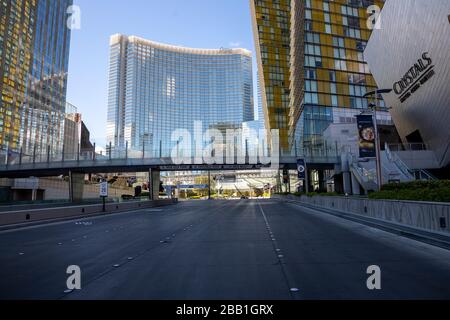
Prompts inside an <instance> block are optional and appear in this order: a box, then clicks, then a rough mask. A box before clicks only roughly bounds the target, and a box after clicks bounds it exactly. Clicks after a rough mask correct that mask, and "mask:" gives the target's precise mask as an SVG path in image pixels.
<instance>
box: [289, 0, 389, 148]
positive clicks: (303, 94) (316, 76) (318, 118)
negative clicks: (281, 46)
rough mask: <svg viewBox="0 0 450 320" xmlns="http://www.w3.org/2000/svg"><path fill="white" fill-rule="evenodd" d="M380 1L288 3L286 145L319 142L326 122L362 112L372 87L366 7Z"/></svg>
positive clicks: (369, 19) (345, 119)
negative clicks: (289, 81)
mask: <svg viewBox="0 0 450 320" xmlns="http://www.w3.org/2000/svg"><path fill="white" fill-rule="evenodd" d="M383 3H384V1H378V0H375V1H372V0H371V1H366V0H358V1H344V0H336V1H327V0H306V1H296V0H292V4H293V5H292V8H293V12H292V15H291V19H292V21H291V25H292V28H291V44H292V47H293V49H292V51H291V52H292V57H291V73H292V80H293V81H292V84H291V106H290V107H291V115H292V116H293V118H292V119H291V121H292V124H293V126H292V128H293V131H292V132H291V137H292V138H293V139H294V140H293V141H292V142H297V143H298V144H302V143H303V145H304V146H305V145H306V146H308V145H311V144H312V145H314V144H320V143H321V142H320V140H321V138H322V133H323V131H324V130H325V129H326V128H327V127H328V126H329V125H330V124H331V123H340V122H348V121H354V120H355V115H357V114H359V113H360V112H361V110H362V109H367V108H368V105H369V101H368V100H367V99H365V98H364V97H363V96H364V95H365V94H366V93H367V92H370V91H373V90H375V89H376V88H377V85H376V83H375V81H374V79H373V77H372V75H371V73H370V71H369V68H368V66H367V64H366V62H365V59H364V54H363V52H364V49H365V47H366V45H367V41H368V39H369V37H370V35H371V32H372V29H371V28H369V26H371V27H372V26H373V22H374V20H373V19H372V18H373V17H374V16H373V13H372V11H373V9H374V7H372V8H369V6H372V5H376V6H378V8H380V9H381V8H382V6H383ZM368 9H369V10H368ZM379 98H380V101H379V102H378V105H379V106H384V102H383V100H382V99H381V97H379ZM292 133H295V134H292Z"/></svg>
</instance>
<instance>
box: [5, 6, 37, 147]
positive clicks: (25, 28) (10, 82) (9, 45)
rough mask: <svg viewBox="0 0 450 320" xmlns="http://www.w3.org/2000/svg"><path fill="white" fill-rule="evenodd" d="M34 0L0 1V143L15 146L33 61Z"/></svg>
mask: <svg viewBox="0 0 450 320" xmlns="http://www.w3.org/2000/svg"><path fill="white" fill-rule="evenodd" d="M36 7H37V1H36V0H24V1H6V2H5V1H3V2H2V3H1V5H0V94H1V100H0V147H1V151H0V152H2V154H4V153H5V152H6V150H7V149H10V150H16V151H17V150H18V149H19V148H20V146H21V142H20V125H21V111H22V108H23V105H24V103H25V94H26V91H27V83H28V76H29V72H30V69H31V65H32V63H33V54H32V51H33V47H34V41H33V39H34V36H35V30H34V25H35V20H36Z"/></svg>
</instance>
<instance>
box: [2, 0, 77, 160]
mask: <svg viewBox="0 0 450 320" xmlns="http://www.w3.org/2000/svg"><path fill="white" fill-rule="evenodd" d="M72 3H73V0H23V1H15V0H11V1H3V2H2V5H1V6H0V13H1V14H0V17H1V18H0V76H1V82H0V91H1V95H2V97H1V101H0V103H1V105H0V146H1V148H2V149H3V150H6V149H8V150H10V152H19V150H20V149H21V150H22V152H23V153H24V154H29V155H31V154H32V153H34V152H36V153H37V154H39V153H45V152H46V150H47V148H48V146H50V148H51V152H52V153H56V152H61V151H62V143H63V139H64V113H65V106H66V91H67V72H68V64H69V46H70V29H69V27H68V23H67V20H68V18H69V14H68V13H67V12H68V8H69V7H70V6H71V5H72Z"/></svg>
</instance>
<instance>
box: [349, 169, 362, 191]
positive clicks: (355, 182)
mask: <svg viewBox="0 0 450 320" xmlns="http://www.w3.org/2000/svg"><path fill="white" fill-rule="evenodd" d="M351 176H352V194H353V195H354V196H359V195H360V194H361V187H360V185H359V182H358V180H357V179H356V177H355V175H354V174H352V175H351Z"/></svg>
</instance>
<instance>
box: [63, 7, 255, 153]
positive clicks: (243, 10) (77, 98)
mask: <svg viewBox="0 0 450 320" xmlns="http://www.w3.org/2000/svg"><path fill="white" fill-rule="evenodd" d="M74 2H75V4H76V5H78V6H80V9H81V29H80V30H73V31H72V41H71V51H70V65H69V82H68V97H67V99H68V101H69V102H70V103H72V104H74V105H75V106H76V107H78V111H79V112H81V113H82V114H83V119H84V121H85V122H86V124H87V126H88V128H89V130H90V131H91V138H92V140H93V142H96V143H97V144H98V145H102V146H103V145H105V144H106V141H105V140H104V137H105V135H106V112H107V89H108V77H107V75H108V59H109V37H110V35H112V34H115V33H123V34H127V35H136V36H140V37H143V38H146V39H150V40H154V41H158V42H163V43H168V44H174V45H182V46H187V47H194V48H221V47H226V48H230V47H242V48H246V49H249V50H251V51H252V52H254V42H253V33H252V25H251V19H250V5H249V1H248V0H75V1H74ZM254 73H255V78H256V66H255V65H254ZM255 85H256V83H255Z"/></svg>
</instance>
